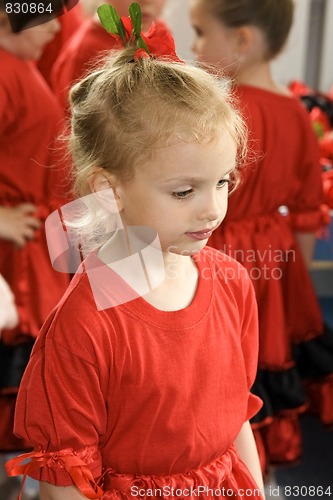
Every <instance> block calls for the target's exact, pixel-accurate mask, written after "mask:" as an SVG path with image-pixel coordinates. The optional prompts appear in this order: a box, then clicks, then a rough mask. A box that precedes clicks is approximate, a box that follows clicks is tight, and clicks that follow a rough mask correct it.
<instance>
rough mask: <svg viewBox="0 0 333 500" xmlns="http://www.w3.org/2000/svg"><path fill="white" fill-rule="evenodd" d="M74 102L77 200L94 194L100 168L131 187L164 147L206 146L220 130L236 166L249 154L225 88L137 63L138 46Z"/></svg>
mask: <svg viewBox="0 0 333 500" xmlns="http://www.w3.org/2000/svg"><path fill="white" fill-rule="evenodd" d="M70 104H71V108H72V119H71V134H70V139H69V146H70V152H71V155H72V158H73V161H74V190H75V193H76V195H78V196H84V195H87V194H88V193H90V190H89V186H88V178H89V176H90V175H91V174H92V173H93V172H94V169H95V168H96V167H99V168H103V169H105V171H106V172H107V173H111V174H114V175H116V176H117V177H118V178H119V179H120V180H121V181H124V182H125V181H127V180H129V179H131V177H132V176H133V172H134V168H136V167H137V166H139V165H141V164H144V162H145V160H147V159H149V158H151V156H152V154H153V152H154V151H156V150H157V149H158V148H161V147H166V146H170V145H172V144H175V143H178V142H185V143H191V142H192V143H193V142H199V143H207V142H210V141H211V140H213V139H214V138H215V137H216V136H217V135H218V134H219V133H220V132H221V131H222V130H225V131H226V132H227V133H229V134H230V136H231V137H232V138H233V139H234V141H235V143H236V145H237V148H238V160H239V161H241V160H242V159H243V158H244V155H245V145H246V141H245V137H246V134H245V129H244V124H243V121H242V119H241V117H240V116H239V114H238V112H237V111H236V109H235V107H234V106H233V104H232V101H231V97H230V94H229V92H228V90H227V85H226V84H225V83H224V84H223V83H221V81H218V80H217V79H216V78H214V77H213V76H211V75H209V74H208V73H206V72H205V71H204V70H202V69H199V68H195V67H192V66H188V65H185V64H183V63H180V62H179V63H178V62H173V61H168V60H162V59H154V58H141V59H139V60H137V61H135V62H134V50H133V49H132V48H126V49H124V50H122V51H120V52H118V53H117V54H116V55H114V56H112V57H110V58H108V59H107V60H106V62H105V64H104V66H103V67H102V68H100V69H98V70H96V71H94V72H93V73H91V74H90V75H88V76H87V77H86V78H84V79H83V80H81V81H80V82H79V83H77V84H76V85H75V86H74V87H73V88H72V90H71V92H70ZM203 169H204V165H203ZM234 179H235V181H236V179H237V172H235V175H234Z"/></svg>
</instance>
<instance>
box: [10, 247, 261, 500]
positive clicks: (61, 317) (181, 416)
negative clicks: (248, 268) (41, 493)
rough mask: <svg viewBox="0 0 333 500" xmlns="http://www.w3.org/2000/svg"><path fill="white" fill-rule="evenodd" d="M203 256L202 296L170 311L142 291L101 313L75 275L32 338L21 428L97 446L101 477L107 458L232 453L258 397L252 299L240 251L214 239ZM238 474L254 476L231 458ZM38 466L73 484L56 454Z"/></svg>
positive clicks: (116, 466)
mask: <svg viewBox="0 0 333 500" xmlns="http://www.w3.org/2000/svg"><path fill="white" fill-rule="evenodd" d="M195 261H196V263H197V266H198V269H199V273H200V278H199V283H198V288H197V292H196V295H195V298H194V299H193V301H192V303H191V304H190V305H189V306H188V307H187V308H185V309H182V310H179V311H173V312H166V311H160V310H158V309H156V308H154V307H153V306H151V305H150V304H149V303H147V302H146V301H145V300H144V299H143V298H137V299H135V300H132V301H130V302H128V303H125V304H122V305H120V306H116V307H112V308H109V309H106V310H102V311H97V309H96V306H95V303H94V299H93V296H92V292H91V289H90V286H89V280H88V276H87V274H86V273H85V272H84V273H82V274H77V275H76V276H75V277H74V279H73V280H72V283H71V285H70V288H69V290H68V293H66V295H65V296H64V298H63V300H62V301H61V303H60V305H59V306H58V307H57V309H56V310H55V311H54V312H53V313H52V314H51V316H50V317H49V318H48V320H47V322H46V323H45V325H44V327H43V329H42V332H41V334H40V336H39V338H38V340H37V342H36V344H35V348H34V352H33V354H32V357H31V360H30V362H29V365H28V368H27V370H26V373H25V375H24V377H23V380H22V384H21V388H20V392H19V397H18V404H17V413H16V423H15V432H16V433H17V434H18V435H20V436H22V437H23V436H25V437H26V438H27V439H28V440H29V441H31V443H32V444H33V445H34V446H35V447H36V451H38V452H39V451H43V452H44V453H46V454H48V453H50V452H61V450H64V449H73V450H81V449H83V448H85V447H86V446H87V445H88V446H90V447H94V448H95V450H96V459H95V461H94V462H93V463H90V464H88V465H89V467H90V469H91V471H92V473H93V475H94V477H98V476H99V475H100V474H101V473H102V467H101V464H102V466H103V468H104V469H109V468H110V469H112V470H113V471H115V472H117V473H121V474H134V475H137V474H139V475H163V476H168V475H174V474H184V473H185V472H187V471H189V470H192V469H197V468H201V467H204V466H206V465H207V464H209V463H210V462H213V461H215V460H217V459H218V458H219V457H221V456H222V455H224V454H225V453H226V452H227V450H228V449H229V447H230V445H231V444H232V443H233V441H234V439H235V438H236V436H237V435H238V433H239V431H240V429H241V427H242V425H243V423H244V422H245V421H247V420H248V419H249V418H251V417H252V416H253V415H254V414H255V413H256V412H257V411H258V410H259V408H260V406H261V401H260V400H259V398H257V397H256V396H253V395H252V394H250V392H249V389H250V387H251V386H252V383H253V380H254V377H255V373H256V365H257V312H256V306H255V298H254V292H253V289H252V286H251V283H250V280H249V278H248V277H247V274H246V272H245V270H244V269H243V268H242V267H241V266H240V265H239V264H237V263H236V262H235V261H233V260H231V259H229V258H228V257H226V256H224V255H223V254H221V253H217V252H216V251H214V250H212V249H205V250H203V251H202V252H200V254H199V255H198V256H196V257H195ZM100 266H103V268H104V271H105V273H104V276H105V283H108V284H109V286H110V293H112V294H114V293H115V294H117V289H118V287H117V286H115V284H117V279H116V276H115V274H114V273H113V271H112V270H111V269H110V268H108V267H106V266H105V265H104V264H103V263H102V262H101V261H99V260H98V258H97V257H96V256H94V255H91V256H90V257H88V260H87V263H86V268H88V269H89V268H90V267H91V268H95V267H100ZM115 280H116V281H115ZM118 282H119V278H118ZM104 285H105V284H104ZM104 285H103V286H104ZM73 453H74V452H73ZM237 474H240V476H242V477H243V479H242V481H243V484H244V482H247V481H250V482H249V483H248V484H252V483H251V480H250V478H249V475H248V473H246V474H245V472H243V471H242V469H238V465H237V466H236V465H235V470H233V471H232V479H231V480H233V481H236V480H237ZM244 474H245V476H244ZM33 476H34V477H35V478H37V479H39V480H46V481H49V482H51V483H53V484H58V485H71V484H73V480H72V478H71V476H70V475H69V474H68V473H67V472H66V470H64V469H63V468H61V467H59V466H58V465H57V460H54V461H51V462H48V463H47V464H45V465H44V466H43V467H42V469H41V471H40V473H38V472H36V474H35V473H34V474H33ZM180 486H181V485H180ZM105 498H109V497H107V496H106V497H105Z"/></svg>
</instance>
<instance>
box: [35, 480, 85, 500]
mask: <svg viewBox="0 0 333 500" xmlns="http://www.w3.org/2000/svg"><path fill="white" fill-rule="evenodd" d="M39 497H40V500H82V499H84V498H88V497H85V496H84V495H83V494H82V493H81V492H80V491H79V490H78V489H77V488H76V487H75V486H54V485H53V484H50V483H47V482H46V481H41V482H40V483H39Z"/></svg>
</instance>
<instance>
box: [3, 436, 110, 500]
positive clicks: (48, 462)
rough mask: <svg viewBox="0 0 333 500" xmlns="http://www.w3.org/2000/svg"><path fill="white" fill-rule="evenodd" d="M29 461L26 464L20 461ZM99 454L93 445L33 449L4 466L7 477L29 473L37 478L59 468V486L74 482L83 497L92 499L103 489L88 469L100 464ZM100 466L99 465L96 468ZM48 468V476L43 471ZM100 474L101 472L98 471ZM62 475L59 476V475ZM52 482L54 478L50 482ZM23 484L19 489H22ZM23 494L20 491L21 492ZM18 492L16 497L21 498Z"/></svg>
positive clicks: (98, 496) (40, 479) (28, 474)
mask: <svg viewBox="0 0 333 500" xmlns="http://www.w3.org/2000/svg"><path fill="white" fill-rule="evenodd" d="M26 460H29V462H27V463H23V462H25V461H26ZM99 462H100V454H99V452H98V450H97V449H96V447H95V446H87V447H86V448H84V449H82V450H80V451H75V450H73V449H70V448H67V449H64V450H61V451H57V452H43V451H36V450H35V451H32V452H31V453H25V454H24V455H20V456H18V457H15V458H13V459H11V460H9V461H8V462H7V463H6V465H5V467H6V471H7V474H8V476H19V475H22V474H23V475H24V480H25V478H26V476H31V477H33V478H34V479H37V480H39V481H43V480H47V479H50V477H52V470H55V471H56V472H57V471H60V474H61V475H62V478H63V479H64V483H63V484H61V486H63V485H65V486H70V485H73V484H74V485H75V486H76V487H77V488H78V489H79V490H80V491H81V492H82V493H83V495H84V496H85V497H86V498H89V499H91V500H94V499H97V498H102V496H103V490H102V489H101V488H100V486H99V485H98V484H97V483H96V480H95V478H94V475H93V472H92V470H91V469H93V468H94V469H95V468H96V463H97V465H99ZM98 468H100V467H98ZM45 469H49V470H48V472H49V473H50V474H48V475H47V478H46V477H44V475H43V470H45ZM98 475H100V474H98ZM60 477H61V476H60ZM49 482H51V483H52V484H53V481H51V480H50V481H49ZM23 484H24V481H23V483H22V489H23ZM21 494H22V491H21ZM21 494H20V496H19V499H18V500H21Z"/></svg>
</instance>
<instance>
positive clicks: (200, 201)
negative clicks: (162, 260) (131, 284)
mask: <svg viewBox="0 0 333 500" xmlns="http://www.w3.org/2000/svg"><path fill="white" fill-rule="evenodd" d="M235 156H236V146H235V143H234V141H233V140H232V138H231V137H230V136H229V134H227V133H226V132H223V133H221V134H220V135H219V136H218V137H217V138H216V139H215V140H214V141H212V142H210V143H208V144H199V143H190V144H186V143H178V144H176V145H173V146H170V147H168V148H161V149H160V150H157V151H156V152H155V153H154V155H153V158H152V159H151V160H149V161H147V162H145V163H144V164H143V165H141V166H137V167H136V168H135V171H134V178H133V179H131V180H130V181H129V182H126V183H123V184H121V183H119V184H118V186H117V187H116V189H115V192H116V194H117V195H118V197H119V200H120V208H119V210H120V216H121V219H122V222H123V224H124V225H126V226H144V227H150V228H153V229H154V230H155V231H156V232H157V233H158V235H159V239H160V244H161V248H162V250H163V251H164V252H171V253H176V254H182V255H192V254H195V253H197V252H199V251H200V250H201V249H202V248H203V247H204V246H205V245H206V243H207V240H208V238H209V237H210V235H211V233H212V231H213V230H214V229H216V228H217V227H218V226H219V224H220V223H221V222H222V220H223V219H224V217H225V214H226V211H227V204H228V179H229V175H228V174H229V173H230V171H231V170H233V169H234V167H235Z"/></svg>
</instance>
